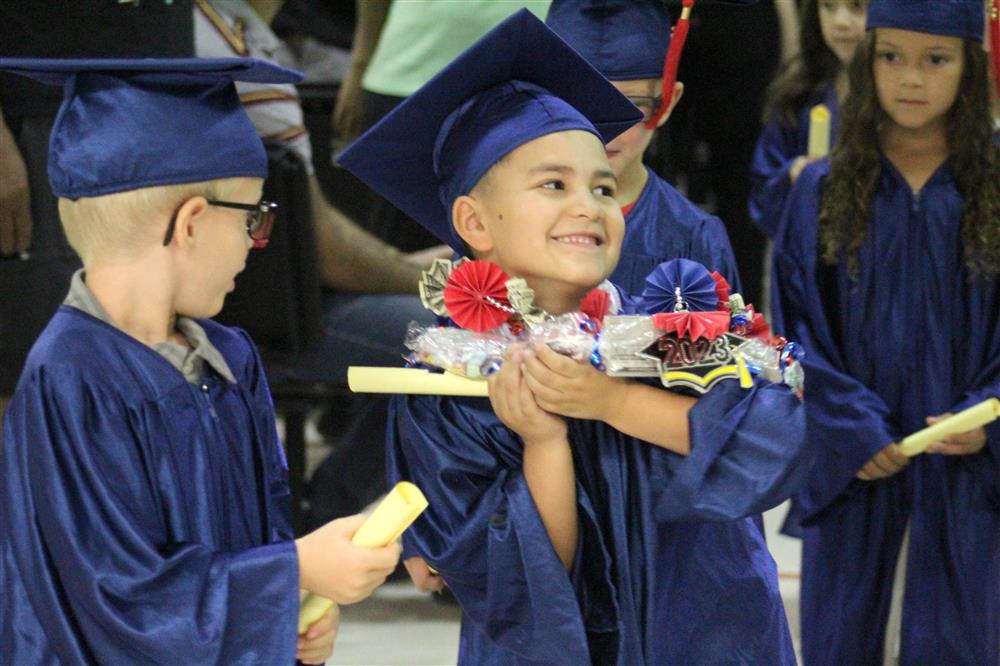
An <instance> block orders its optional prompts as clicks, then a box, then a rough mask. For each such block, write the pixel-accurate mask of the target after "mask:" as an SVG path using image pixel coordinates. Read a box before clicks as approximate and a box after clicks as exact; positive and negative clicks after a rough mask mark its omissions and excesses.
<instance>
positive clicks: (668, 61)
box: [646, 0, 694, 129]
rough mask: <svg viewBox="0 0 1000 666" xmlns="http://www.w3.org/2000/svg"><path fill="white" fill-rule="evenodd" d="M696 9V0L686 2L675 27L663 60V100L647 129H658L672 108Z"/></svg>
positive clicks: (647, 122) (647, 123)
mask: <svg viewBox="0 0 1000 666" xmlns="http://www.w3.org/2000/svg"><path fill="white" fill-rule="evenodd" d="M692 7H694V0H684V2H683V9H681V17H680V18H679V19H678V20H677V25H676V26H674V34H673V36H672V37H671V39H670V49H669V50H668V51H667V56H666V57H665V58H664V59H663V99H662V101H661V102H660V108H658V109H657V110H656V113H654V114H653V115H652V116H651V117H650V119H649V120H648V121H646V127H647V128H649V129H656V126H657V125H658V124H659V122H660V118H662V117H663V116H664V115H666V113H667V110H668V109H669V108H670V100H671V99H673V96H674V84H675V83H677V69H678V67H680V64H681V51H683V50H684V42H685V41H687V35H688V30H689V29H690V27H691V8H692Z"/></svg>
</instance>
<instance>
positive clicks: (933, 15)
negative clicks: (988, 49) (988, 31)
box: [865, 0, 986, 42]
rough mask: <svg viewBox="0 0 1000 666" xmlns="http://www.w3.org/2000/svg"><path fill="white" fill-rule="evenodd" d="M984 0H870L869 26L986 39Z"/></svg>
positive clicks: (976, 39) (980, 40) (868, 27)
mask: <svg viewBox="0 0 1000 666" xmlns="http://www.w3.org/2000/svg"><path fill="white" fill-rule="evenodd" d="M985 24H986V18H985V8H984V7H983V0H870V2H869V4H868V23H867V25H866V26H865V27H866V29H868V30H871V29H872V28H900V29H902V30H912V31H914V32H925V33H928V34H931V35H948V36H950V37H962V38H964V39H972V40H975V41H977V42H982V41H983V28H984V26H985Z"/></svg>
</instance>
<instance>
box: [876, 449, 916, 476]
mask: <svg viewBox="0 0 1000 666" xmlns="http://www.w3.org/2000/svg"><path fill="white" fill-rule="evenodd" d="M882 453H884V454H885V457H886V459H887V460H888V461H889V462H890V463H891V464H892V466H893V471H896V472H898V471H899V470H901V469H902V468H904V467H906V466H907V465H909V464H910V459H909V458H907V457H906V455H905V454H904V453H903V452H902V451H901V450H900V448H899V445H898V444H890V445H889V446H887V447H885V448H884V449H882Z"/></svg>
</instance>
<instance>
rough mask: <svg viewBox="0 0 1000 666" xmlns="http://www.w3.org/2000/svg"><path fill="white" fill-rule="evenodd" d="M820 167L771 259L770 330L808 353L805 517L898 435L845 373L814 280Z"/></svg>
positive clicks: (878, 402)
mask: <svg viewBox="0 0 1000 666" xmlns="http://www.w3.org/2000/svg"><path fill="white" fill-rule="evenodd" d="M823 166H824V165H823V164H815V165H812V166H810V167H808V168H807V169H806V170H805V171H803V173H802V176H801V177H800V178H799V181H798V182H797V183H796V184H795V187H794V188H792V193H791V195H790V197H789V201H788V205H787V206H786V207H785V212H784V215H783V219H782V223H781V232H780V237H779V238H778V240H777V241H776V244H775V251H774V266H773V275H774V280H773V284H774V288H773V294H772V316H773V319H774V327H775V330H779V331H782V334H783V335H784V336H785V337H787V338H788V339H789V340H795V341H796V342H798V343H800V344H801V345H802V347H803V349H804V350H805V352H806V356H805V358H804V359H803V361H802V365H803V368H804V370H805V376H806V384H805V404H806V418H807V434H808V435H807V436H808V438H809V440H810V441H811V442H814V443H815V446H816V461H815V465H814V469H813V473H812V474H810V475H809V478H808V481H807V482H806V484H805V487H804V489H803V492H802V493H801V494H800V495H799V497H798V499H799V501H800V506H799V509H800V510H801V512H802V513H801V518H802V521H803V524H809V523H810V522H811V520H813V519H815V518H816V517H817V516H818V515H819V514H820V512H822V511H823V510H824V509H826V508H827V507H829V506H830V505H831V504H832V503H833V502H834V501H835V500H837V498H838V497H839V496H840V495H841V494H842V493H844V492H845V491H849V490H850V488H851V486H852V485H854V486H856V485H857V484H859V483H861V482H859V481H856V480H855V474H857V472H858V470H860V469H861V468H862V467H863V466H864V464H865V463H866V462H868V460H870V459H871V457H872V456H874V455H875V454H876V453H877V452H878V451H880V450H881V449H882V448H883V447H885V446H886V445H888V444H890V443H892V442H897V441H899V439H900V437H901V432H900V428H899V425H898V424H897V423H896V422H895V421H894V419H893V418H892V416H891V412H890V410H889V407H888V406H887V405H886V404H885V401H884V400H882V398H881V397H880V396H879V395H877V394H876V393H875V392H874V391H872V390H871V389H869V388H868V387H867V386H865V385H864V384H862V383H861V382H859V381H858V380H857V379H855V378H854V377H852V376H851V375H849V374H848V373H847V371H846V369H845V366H844V363H843V360H842V358H841V354H840V351H839V350H838V349H837V347H836V345H835V343H834V339H833V335H832V333H831V329H830V324H829V322H828V320H827V317H826V314H825V312H824V308H823V299H822V298H821V295H820V293H819V288H818V286H817V280H816V261H817V252H816V235H815V232H811V233H810V232H808V231H807V230H809V229H815V226H816V220H817V219H818V215H819V210H818V201H819V192H820V183H821V172H822V167H823ZM818 167H820V168H818Z"/></svg>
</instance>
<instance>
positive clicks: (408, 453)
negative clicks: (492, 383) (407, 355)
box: [387, 396, 593, 664]
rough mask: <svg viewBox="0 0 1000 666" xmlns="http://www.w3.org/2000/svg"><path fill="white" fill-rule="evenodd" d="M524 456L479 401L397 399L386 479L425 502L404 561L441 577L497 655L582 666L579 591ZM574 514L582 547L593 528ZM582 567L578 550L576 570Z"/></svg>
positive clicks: (584, 648)
mask: <svg viewBox="0 0 1000 666" xmlns="http://www.w3.org/2000/svg"><path fill="white" fill-rule="evenodd" d="M521 446H522V445H521V443H520V440H519V439H518V438H517V436H516V435H515V434H514V433H512V432H511V431H510V430H508V429H507V428H506V427H504V426H503V424H501V423H500V422H499V421H498V420H497V419H496V417H495V416H494V415H493V410H492V408H491V407H490V404H489V402H488V401H487V400H485V399H452V398H446V397H440V396H396V397H395V398H394V400H393V404H392V408H391V412H390V427H389V436H388V455H387V460H388V477H389V480H390V482H391V483H395V482H397V481H400V480H409V481H412V482H413V483H415V484H416V485H417V486H418V487H419V488H421V490H423V492H424V494H425V495H426V497H427V499H428V502H429V506H428V508H427V510H426V511H424V513H423V514H422V515H421V516H420V518H418V519H417V520H416V522H414V524H413V525H412V526H411V527H410V529H409V530H407V532H406V533H405V535H404V548H405V552H406V553H407V554H408V555H412V554H419V555H421V556H422V557H424V558H425V559H426V560H427V562H428V563H429V564H430V565H431V566H432V567H434V568H435V569H437V570H438V571H439V572H440V573H441V575H442V576H443V577H444V579H445V580H446V581H447V583H448V586H449V587H450V588H451V590H452V592H454V594H455V597H456V598H457V599H458V601H459V603H460V604H461V606H462V610H463V613H464V621H466V622H471V623H473V624H474V625H475V627H476V628H477V629H478V630H479V631H480V632H482V633H483V634H484V635H485V636H487V637H488V638H489V640H490V641H492V642H493V643H494V644H495V645H497V646H498V647H499V648H501V649H503V650H506V651H508V652H510V653H513V654H514V655H517V657H519V658H521V659H525V660H531V661H539V662H545V663H560V664H564V663H565V664H578V663H588V662H589V657H588V649H587V639H586V633H585V629H584V624H583V618H582V616H581V612H580V602H579V601H578V600H577V594H576V591H575V589H574V588H575V584H574V582H573V581H572V580H571V576H570V575H569V574H568V573H567V571H566V569H565V568H564V567H563V565H562V562H561V561H560V559H559V557H558V555H557V554H556V552H555V549H554V548H553V547H552V543H551V541H550V539H549V536H548V533H547V532H546V531H545V526H544V524H543V523H542V520H541V517H540V516H539V514H538V510H537V508H536V506H535V503H534V501H533V499H532V496H531V493H530V492H529V490H528V485H527V482H526V481H525V478H524V474H523V471H522V468H521V451H522V449H521ZM578 491H579V484H578ZM579 514H580V520H581V523H582V524H581V530H580V532H581V538H580V543H584V542H587V541H589V539H587V538H586V537H584V533H585V532H587V531H589V530H591V529H592V528H593V525H590V523H591V520H590V519H589V518H588V514H589V512H588V511H586V510H583V511H580V512H579ZM587 559H588V554H587V553H585V552H582V551H581V550H580V548H579V547H578V550H577V557H576V560H577V563H578V565H580V563H581V561H583V562H585V561H586V560H587ZM579 573H580V566H577V567H575V574H576V575H579ZM574 577H575V576H574Z"/></svg>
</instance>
